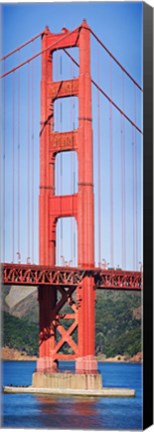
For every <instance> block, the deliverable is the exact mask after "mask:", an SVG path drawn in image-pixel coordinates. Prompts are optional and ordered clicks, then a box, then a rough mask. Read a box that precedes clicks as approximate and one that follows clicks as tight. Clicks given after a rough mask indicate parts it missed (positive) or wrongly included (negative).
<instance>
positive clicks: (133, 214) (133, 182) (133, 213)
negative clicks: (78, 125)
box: [132, 127, 136, 270]
mask: <svg viewBox="0 0 154 432" xmlns="http://www.w3.org/2000/svg"><path fill="white" fill-rule="evenodd" d="M134 141H135V140H134V128H133V127H132V171H133V173H132V174H133V175H132V189H133V193H132V199H133V208H132V210H133V212H132V216H133V242H132V243H133V268H134V270H135V268H136V265H135V157H134V154H135V150H134V149H135V142H134Z"/></svg>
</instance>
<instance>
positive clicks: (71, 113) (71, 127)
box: [70, 62, 74, 262]
mask: <svg viewBox="0 0 154 432" xmlns="http://www.w3.org/2000/svg"><path fill="white" fill-rule="evenodd" d="M70 76H71V80H72V79H73V72H72V62H71V66H70ZM72 87H73V82H72ZM72 104H73V102H72V98H71V100H70V130H71V131H73V106H72ZM72 146H73V142H72ZM70 176H71V194H72V216H73V210H74V209H73V192H74V191H73V147H72V151H71V167H70ZM71 261H72V262H73V217H71Z"/></svg>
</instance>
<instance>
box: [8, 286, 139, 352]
mask: <svg viewBox="0 0 154 432" xmlns="http://www.w3.org/2000/svg"><path fill="white" fill-rule="evenodd" d="M140 304H141V296H140V294H139V293H135V294H134V293H129V292H114V291H110V292H109V291H100V292H98V291H97V300H96V354H100V353H101V354H105V355H106V356H107V357H111V356H115V355H117V354H119V355H130V356H132V355H134V354H136V353H137V352H139V351H141V308H140ZM2 342H3V346H8V347H9V348H16V349H18V350H20V351H24V352H25V353H27V354H29V355H36V354H37V353H38V324H37V323H34V322H32V321H31V320H30V319H29V318H28V317H22V318H17V317H14V316H11V315H10V314H9V313H7V312H4V313H3V341H2ZM65 352H66V350H65Z"/></svg>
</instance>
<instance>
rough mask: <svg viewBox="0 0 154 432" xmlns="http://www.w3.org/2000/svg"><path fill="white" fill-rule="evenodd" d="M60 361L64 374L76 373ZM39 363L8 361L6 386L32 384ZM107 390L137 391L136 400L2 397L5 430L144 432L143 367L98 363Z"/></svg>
mask: <svg viewBox="0 0 154 432" xmlns="http://www.w3.org/2000/svg"><path fill="white" fill-rule="evenodd" d="M74 367H75V364H74V362H69V363H67V362H60V371H65V370H67V371H68V370H70V371H74ZM35 368H36V362H35V361H28V362H26V361H4V362H3V363H2V385H10V384H12V385H18V386H22V385H25V386H26V385H27V386H28V385H31V383H32V374H33V372H34V371H35ZM98 369H99V372H100V373H101V374H102V381H103V386H104V387H125V388H132V389H135V391H136V395H135V397H133V398H120V397H117V398H113V397H112V398H107V397H105V398H104V397H103V398H101V397H74V396H71V397H68V396H67V397H65V396H53V395H52V396H49V395H32V394H2V404H1V405H2V406H1V411H2V427H4V428H32V429H52V428H54V429H70V430H73V429H81V430H84V429H89V430H90V429H97V430H103V429H104V430H107V429H108V430H114V429H115V430H117V429H119V430H125V429H126V430H133V429H136V430H141V429H142V366H141V365H140V364H129V363H105V362H104V363H102V362H99V363H98Z"/></svg>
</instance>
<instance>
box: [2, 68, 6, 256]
mask: <svg viewBox="0 0 154 432" xmlns="http://www.w3.org/2000/svg"><path fill="white" fill-rule="evenodd" d="M4 71H5V61H4ZM3 89H4V93H3V105H4V136H3V262H5V169H6V166H5V164H6V161H5V157H6V86H5V80H4V87H3Z"/></svg>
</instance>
